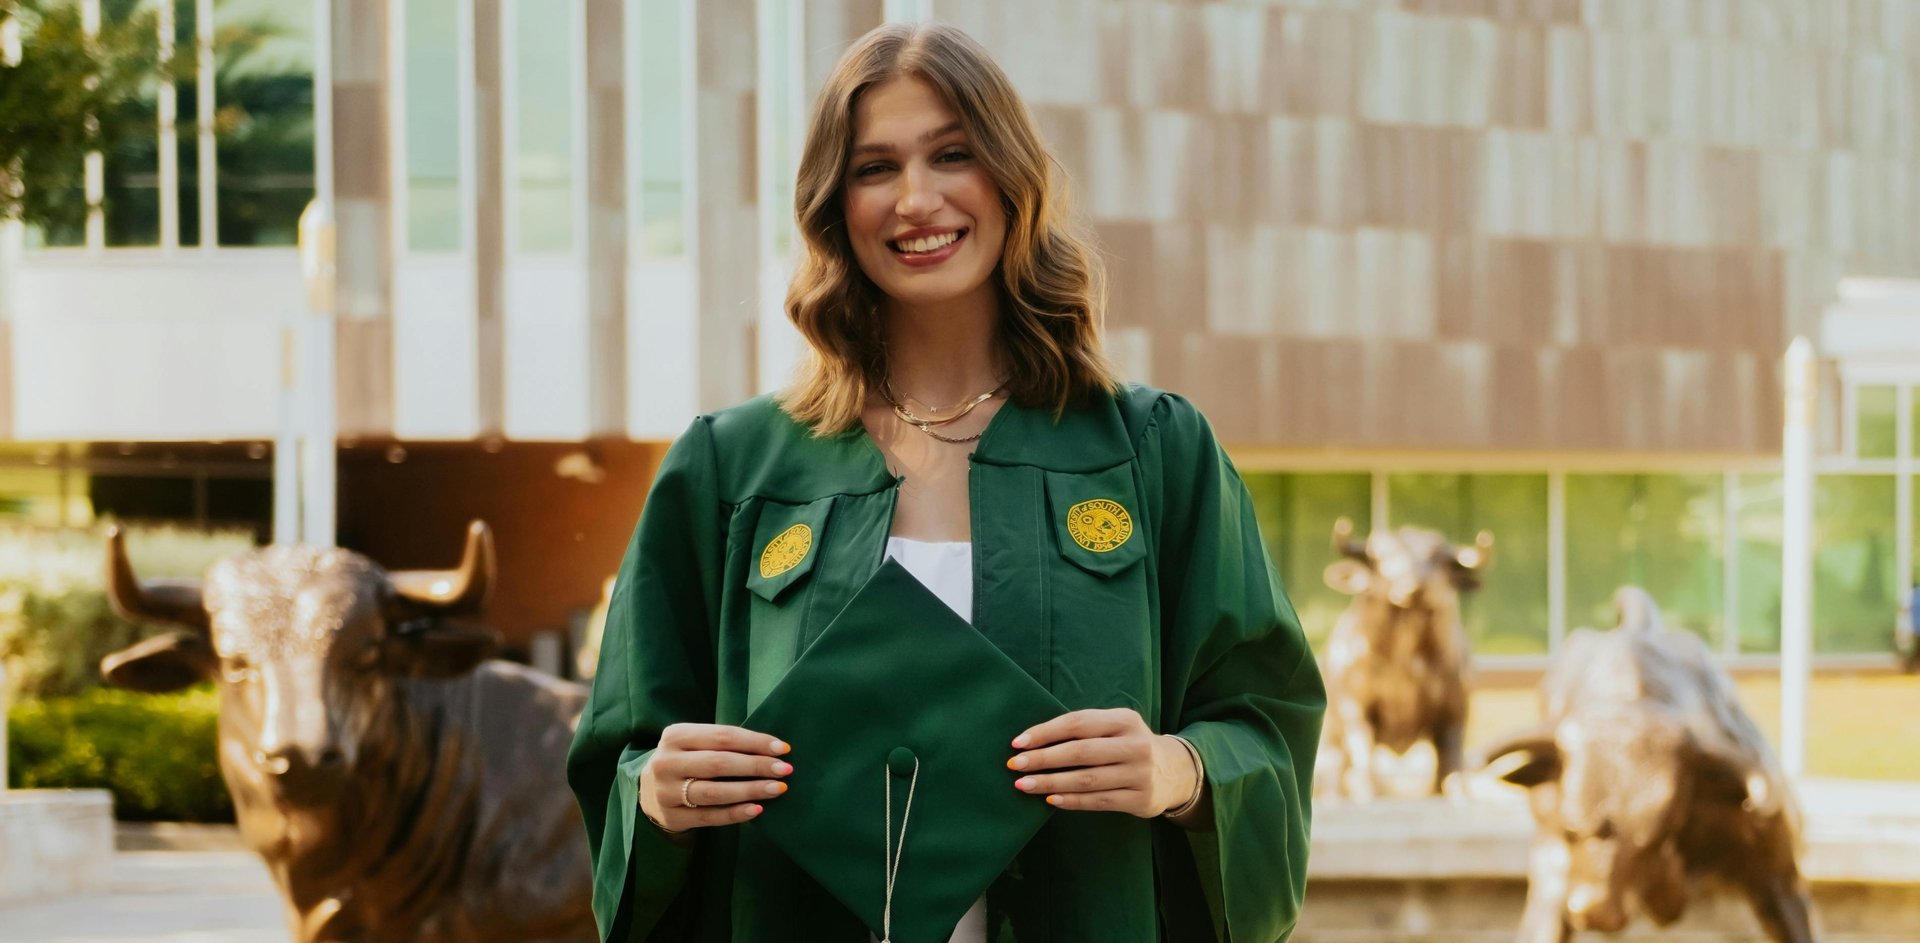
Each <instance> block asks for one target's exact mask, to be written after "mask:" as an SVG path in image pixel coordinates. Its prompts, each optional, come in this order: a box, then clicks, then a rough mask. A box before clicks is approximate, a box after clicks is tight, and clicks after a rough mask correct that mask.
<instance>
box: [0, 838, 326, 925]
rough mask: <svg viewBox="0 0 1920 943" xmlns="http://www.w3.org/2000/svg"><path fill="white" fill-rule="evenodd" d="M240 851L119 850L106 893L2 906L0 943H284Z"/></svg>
mask: <svg viewBox="0 0 1920 943" xmlns="http://www.w3.org/2000/svg"><path fill="white" fill-rule="evenodd" d="M290 940H291V937H290V936H289V934H288V933H287V927H286V921H285V919H284V918H283V917H282V916H281V914H280V899H279V895H278V894H276V893H275V891H274V887H273V882H272V881H271V880H269V879H268V878H267V872H266V868H265V867H263V866H262V865H261V864H260V859H259V858H257V857H255V856H254V855H253V853H252V852H246V851H122V852H116V853H115V854H114V856H113V863H112V877H111V883H110V888H109V892H108V893H106V894H99V895H89V896H83V897H67V898H61V899H57V900H52V901H47V902H41V903H34V902H16V903H12V904H8V905H4V906H0V943H290Z"/></svg>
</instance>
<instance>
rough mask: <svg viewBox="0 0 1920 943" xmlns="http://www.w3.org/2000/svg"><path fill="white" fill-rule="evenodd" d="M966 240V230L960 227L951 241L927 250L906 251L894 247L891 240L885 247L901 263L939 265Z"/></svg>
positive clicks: (950, 256) (958, 249)
mask: <svg viewBox="0 0 1920 943" xmlns="http://www.w3.org/2000/svg"><path fill="white" fill-rule="evenodd" d="M966 240H967V231H966V230H964V229H962V230H959V231H958V232H957V233H956V234H955V235H954V240H953V241H952V242H949V243H947V244H946V245H944V246H941V247H940V248H938V249H934V250H932V251H929V252H907V251H904V250H902V249H899V248H897V247H895V246H894V244H893V243H892V242H888V243H887V249H888V250H890V251H891V252H892V253H893V256H894V258H896V259H899V260H900V262H901V264H903V265H912V266H915V267H919V266H926V265H939V264H940V263H942V262H945V261H946V260H948V259H949V258H952V257H953V254H954V253H955V252H958V251H960V244H961V243H963V242H965V241H966Z"/></svg>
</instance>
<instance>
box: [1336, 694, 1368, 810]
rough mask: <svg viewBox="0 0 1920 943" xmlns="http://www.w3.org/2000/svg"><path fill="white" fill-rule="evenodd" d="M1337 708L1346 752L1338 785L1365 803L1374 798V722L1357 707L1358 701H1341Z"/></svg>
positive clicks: (1342, 744) (1352, 796) (1355, 798)
mask: <svg viewBox="0 0 1920 943" xmlns="http://www.w3.org/2000/svg"><path fill="white" fill-rule="evenodd" d="M1336 709H1337V710H1339V711H1340V713H1341V717H1340V727H1341V729H1342V730H1343V731H1344V733H1345V735H1344V736H1343V737H1342V738H1341V743H1340V750H1341V752H1342V753H1344V754H1346V763H1345V764H1344V766H1345V769H1344V770H1343V772H1345V773H1346V775H1345V776H1343V777H1341V785H1342V786H1343V787H1344V791H1345V792H1346V794H1347V796H1348V797H1349V798H1351V799H1353V800H1355V801H1356V802H1368V801H1371V800H1372V799H1373V796H1374V793H1375V791H1376V784H1375V783H1374V780H1373V775H1374V771H1373V723H1372V721H1371V720H1370V719H1369V718H1368V717H1367V716H1366V715H1365V713H1364V712H1363V711H1362V710H1361V709H1360V705H1359V703H1358V702H1357V701H1351V700H1349V701H1344V702H1342V703H1341V704H1340V705H1339V706H1338V707H1337V708H1336Z"/></svg>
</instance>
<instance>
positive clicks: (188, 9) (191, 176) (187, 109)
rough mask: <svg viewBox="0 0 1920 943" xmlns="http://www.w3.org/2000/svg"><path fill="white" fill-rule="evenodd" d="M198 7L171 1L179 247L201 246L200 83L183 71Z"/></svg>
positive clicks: (195, 37)
mask: <svg viewBox="0 0 1920 943" xmlns="http://www.w3.org/2000/svg"><path fill="white" fill-rule="evenodd" d="M199 16H200V5H199V4H198V3H196V2H194V0H174V4H173V55H174V61H175V62H176V63H177V64H179V66H180V68H179V69H178V72H177V75H176V77H175V79H174V92H173V103H174V105H173V115H174V122H173V127H174V145H173V147H174V150H173V153H174V166H175V167H176V168H178V172H179V175H180V182H179V204H180V244H181V245H183V246H195V245H199V244H200V141H199V138H198V130H197V129H198V128H199V126H200V81H199V79H198V78H197V77H196V75H195V72H196V70H194V69H191V68H186V66H187V65H189V64H191V63H192V62H193V61H194V57H195V54H196V53H195V50H196V49H197V48H198V43H199V42H200V40H199V30H200V26H199V23H200V20H199Z"/></svg>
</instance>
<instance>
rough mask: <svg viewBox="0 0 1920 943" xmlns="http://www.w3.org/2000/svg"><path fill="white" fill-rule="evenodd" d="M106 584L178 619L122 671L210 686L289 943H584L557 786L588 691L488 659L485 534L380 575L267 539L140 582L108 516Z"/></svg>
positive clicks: (158, 686) (126, 598)
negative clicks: (196, 568)
mask: <svg viewBox="0 0 1920 943" xmlns="http://www.w3.org/2000/svg"><path fill="white" fill-rule="evenodd" d="M107 547H108V550H107V569H108V573H107V586H108V595H109V597H110V598H111V600H112V602H113V606H114V608H115V609H117V610H119V611H120V612H121V613H122V614H123V615H125V616H126V617H127V618H129V619H133V620H136V621H164V622H169V623H173V624H176V625H180V626H184V627H185V628H184V630H183V631H178V632H174V633H171V634H168V635H162V636H157V637H155V638H151V639H148V640H146V641H144V642H141V643H140V644H138V645H135V646H133V647H131V648H129V649H126V650H124V651H121V652H118V653H116V654H113V655H110V656H108V657H107V658H105V659H104V660H103V661H102V662H101V671H102V672H103V673H104V674H105V675H106V678H107V680H108V681H109V682H111V683H112V684H115V685H118V686H120V687H124V688H131V689H133V690H137V691H149V692H160V691H171V690H176V689H178V688H181V687H185V686H186V685H189V684H193V683H196V682H199V681H201V680H206V679H212V680H214V681H215V682H216V683H217V684H218V685H219V689H220V721H219V743H220V747H219V751H220V752H219V762H220V773H221V776H222V778H224V779H225V780H226V783H227V788H228V789H229V790H230V791H231V792H232V794H233V801H234V810H235V813H236V815H237V817H238V819H239V825H240V833H241V836H242V838H243V839H244V840H245V841H246V843H247V845H248V846H249V847H251V848H252V849H253V850H254V851H256V852H257V853H259V855H260V857H261V858H262V859H264V860H265V862H266V865H267V869H268V871H269V872H270V873H271V874H272V876H273V880H274V882H275V883H276V884H278V885H279V888H280V891H281V897H282V900H283V902H284V903H285V905H286V910H287V919H288V923H289V925H290V927H291V929H292V931H293V937H294V939H295V940H297V941H299V943H402V941H405V943H510V941H511V943H529V941H553V943H560V941H583V943H584V941H593V940H597V939H598V937H597V935H596V933H595V930H594V924H593V916H592V911H591V908H590V894H591V881H592V871H591V868H590V861H589V857H588V851H587V842H586V833H585V830H584V828H583V827H582V824H581V821H580V817H579V815H578V813H577V811H576V810H575V807H574V804H573V802H572V799H571V795H570V793H569V792H568V790H567V784H566V779H565V770H566V752H567V746H568V744H569V743H570V742H571V741H572V738H573V729H574V726H575V724H576V723H577V722H578V720H579V716H580V711H581V709H582V707H583V706H584V705H585V703H586V690H585V689H584V688H582V687H580V686H579V685H575V684H570V683H567V682H563V681H560V680H558V679H554V678H550V677H547V676H545V675H543V674H540V673H538V672H535V671H532V670H530V669H527V668H523V667H521V666H518V665H515V664H511V663H508V662H504V661H497V660H492V658H491V656H492V654H493V653H494V651H495V648H496V646H497V644H498V641H497V637H496V636H495V634H494V633H493V632H491V631H486V630H482V629H477V628H472V627H465V626H462V625H459V624H457V623H455V622H454V621H452V619H453V618H454V617H456V616H460V615H465V614H470V613H473V612H475V611H476V610H478V609H479V608H480V605H481V603H482V602H483V601H484V599H485V598H486V595H487V590H488V587H489V584H490V583H491V582H492V577H493V569H494V562H493V541H492V537H491V534H490V533H489V531H488V530H487V527H486V525H485V524H482V523H480V522H478V521H476V522H474V524H473V525H472V527H471V528H470V529H469V531H468V534H467V545H466V552H465V554H464V558H463V560H462V562H461V564H460V567H459V569H457V570H444V571H411V572H398V571H397V572H393V573H388V572H386V571H385V570H382V569H381V568H380V567H379V566H377V565H375V564H374V563H373V562H371V561H369V560H367V559H366V558H365V557H362V556H360V555H358V554H355V553H351V552H349V551H346V550H339V549H333V548H317V547H307V546H273V547H266V548H262V549H258V550H253V551H249V552H247V553H243V554H239V555H236V556H234V557H230V558H228V559H226V560H222V561H220V562H219V563H216V564H214V565H213V566H212V567H210V568H209V569H208V571H207V574H206V578H205V581H204V583H202V582H201V581H184V580H168V581H161V580H152V581H142V580H140V579H139V578H138V577H136V576H135V575H134V572H133V568H132V566H131V564H129V563H128V561H127V555H126V548H125V544H124V541H123V538H122V536H121V534H120V533H119V532H118V530H117V529H116V530H115V531H113V532H110V534H109V536H108V538H107Z"/></svg>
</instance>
